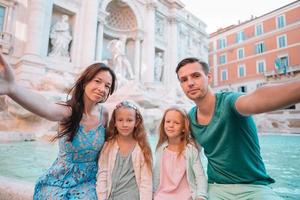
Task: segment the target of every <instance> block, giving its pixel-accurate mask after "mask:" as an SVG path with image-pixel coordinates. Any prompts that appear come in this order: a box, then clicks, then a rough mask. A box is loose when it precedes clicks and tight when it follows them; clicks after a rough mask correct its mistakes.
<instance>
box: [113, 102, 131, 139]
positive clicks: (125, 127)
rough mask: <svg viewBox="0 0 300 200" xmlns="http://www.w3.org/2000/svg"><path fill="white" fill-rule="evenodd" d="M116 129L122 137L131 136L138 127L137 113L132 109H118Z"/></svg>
mask: <svg viewBox="0 0 300 200" xmlns="http://www.w3.org/2000/svg"><path fill="white" fill-rule="evenodd" d="M115 118H116V125H115V126H116V128H117V130H118V133H119V134H120V135H122V136H131V135H132V133H133V130H134V127H135V125H136V113H135V110H134V109H131V108H124V107H121V108H118V109H117V110H116V115H115Z"/></svg>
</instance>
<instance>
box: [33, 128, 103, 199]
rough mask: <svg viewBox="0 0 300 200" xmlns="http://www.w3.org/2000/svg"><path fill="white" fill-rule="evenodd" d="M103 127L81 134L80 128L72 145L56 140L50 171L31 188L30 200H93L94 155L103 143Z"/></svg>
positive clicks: (95, 160) (96, 159) (95, 162)
mask: <svg viewBox="0 0 300 200" xmlns="http://www.w3.org/2000/svg"><path fill="white" fill-rule="evenodd" d="M104 140H105V128H104V127H103V125H102V124H101V125H99V126H98V127H96V128H95V129H94V130H90V131H88V132H85V131H84V126H83V125H80V127H79V129H78V132H77V134H76V135H75V137H74V139H73V141H72V142H68V141H66V138H60V140H59V154H58V158H57V159H56V160H55V161H54V163H53V164H52V166H51V167H50V169H48V171H46V173H45V174H44V175H42V176H41V177H40V178H39V179H38V181H37V183H36V185H35V189H34V195H33V199H34V200H46V199H51V200H52V199H60V200H66V199H72V200H73V199H85V200H94V199H95V200H96V199H97V194H96V186H95V183H96V173H97V169H98V165H97V162H98V154H99V152H100V150H101V148H102V146H103V144H104Z"/></svg>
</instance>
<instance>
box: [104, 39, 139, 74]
mask: <svg viewBox="0 0 300 200" xmlns="http://www.w3.org/2000/svg"><path fill="white" fill-rule="evenodd" d="M107 49H108V50H109V51H110V53H111V55H112V57H111V59H108V60H107V64H108V65H109V66H111V67H112V68H113V70H114V71H115V73H116V75H117V76H118V78H121V79H120V80H124V79H125V80H132V79H134V74H133V71H132V67H131V64H130V62H129V60H128V58H127V57H126V55H125V54H124V53H123V49H124V48H123V44H122V42H121V40H117V39H114V40H111V41H110V42H109V43H108V45H107Z"/></svg>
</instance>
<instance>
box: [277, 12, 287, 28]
mask: <svg viewBox="0 0 300 200" xmlns="http://www.w3.org/2000/svg"><path fill="white" fill-rule="evenodd" d="M280 17H283V27H285V26H286V21H285V15H284V14H282V15H279V16H277V17H276V28H277V29H280V28H283V27H279V23H278V19H279V18H280Z"/></svg>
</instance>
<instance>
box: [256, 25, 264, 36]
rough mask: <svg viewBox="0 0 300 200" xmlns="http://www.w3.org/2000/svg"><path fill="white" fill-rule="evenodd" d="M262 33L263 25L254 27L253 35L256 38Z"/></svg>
mask: <svg viewBox="0 0 300 200" xmlns="http://www.w3.org/2000/svg"><path fill="white" fill-rule="evenodd" d="M263 33H264V30H263V25H262V24H258V25H256V26H255V35H256V36H259V35H261V34H263Z"/></svg>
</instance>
